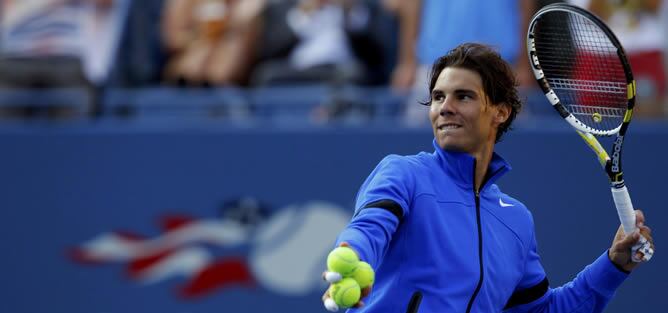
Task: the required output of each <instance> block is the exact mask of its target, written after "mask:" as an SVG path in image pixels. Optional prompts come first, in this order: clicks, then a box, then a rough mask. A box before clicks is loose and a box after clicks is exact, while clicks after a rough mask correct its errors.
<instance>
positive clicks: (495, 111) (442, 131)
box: [429, 67, 509, 156]
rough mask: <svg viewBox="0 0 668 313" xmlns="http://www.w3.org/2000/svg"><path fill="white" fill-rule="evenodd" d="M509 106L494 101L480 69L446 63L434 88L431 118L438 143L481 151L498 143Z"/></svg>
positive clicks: (441, 145)
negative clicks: (475, 69)
mask: <svg viewBox="0 0 668 313" xmlns="http://www.w3.org/2000/svg"><path fill="white" fill-rule="evenodd" d="M508 113H509V112H508V108H507V106H504V105H491V104H490V101H489V98H488V97H487V94H486V93H485V91H484V89H483V86H482V79H481V78H480V75H478V73H476V72H474V71H472V70H468V69H465V68H458V67H446V68H444V69H443V71H441V73H440V75H439V76H438V78H437V80H436V84H435V85H434V89H433V90H432V91H431V107H430V109H429V119H430V120H431V125H432V128H433V130H434V137H435V138H436V142H438V145H439V146H440V147H441V148H443V149H446V150H454V151H460V152H466V153H469V154H471V155H474V156H476V155H478V154H479V153H481V152H482V151H484V149H485V147H491V146H493V145H494V141H495V139H496V132H497V128H498V126H499V124H501V123H503V122H504V121H505V120H506V119H507V118H508Z"/></svg>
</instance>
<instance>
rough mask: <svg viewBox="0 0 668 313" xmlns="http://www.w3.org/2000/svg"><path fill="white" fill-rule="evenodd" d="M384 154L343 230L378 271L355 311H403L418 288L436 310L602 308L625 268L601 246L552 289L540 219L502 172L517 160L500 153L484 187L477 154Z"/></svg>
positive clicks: (425, 311) (427, 306) (424, 306)
mask: <svg viewBox="0 0 668 313" xmlns="http://www.w3.org/2000/svg"><path fill="white" fill-rule="evenodd" d="M434 146H435V148H436V151H435V152H434V153H432V154H428V153H420V154H417V155H413V156H396V155H391V156H388V157H386V158H385V159H383V160H382V161H381V162H380V163H379V164H378V166H377V167H376V169H374V171H373V172H372V173H371V175H370V176H369V177H368V178H367V179H366V181H365V182H364V183H363V185H362V187H361V188H360V191H359V193H358V195H357V202H356V211H355V215H354V216H353V219H352V221H351V223H350V224H349V225H348V226H347V227H346V229H344V231H343V232H342V233H341V234H340V235H339V238H338V240H337V241H338V242H337V243H340V242H344V241H345V242H348V243H349V244H350V245H351V246H352V248H353V249H354V250H356V251H357V252H358V254H359V255H360V258H361V259H362V260H365V261H367V262H369V263H370V264H371V266H372V267H373V268H374V269H375V270H376V278H377V279H376V282H375V284H374V287H373V292H372V293H371V295H370V296H369V297H368V298H366V299H365V303H366V305H365V306H364V307H363V308H361V309H351V310H349V312H383V313H387V312H405V311H406V306H407V304H408V302H409V299H410V297H411V295H412V294H413V292H416V291H419V292H421V293H422V295H423V297H422V302H421V305H420V308H419V312H421V313H429V312H501V311H506V312H601V311H602V310H603V308H604V307H605V305H606V304H607V303H608V301H609V300H610V298H611V297H612V295H613V294H614V291H615V290H616V288H617V287H618V286H619V285H620V284H621V283H622V282H623V281H624V279H625V278H626V276H627V274H626V273H623V272H621V271H620V270H618V269H617V268H616V267H615V266H614V265H613V264H612V262H611V261H610V260H609V259H608V257H607V254H603V255H601V257H600V258H598V259H597V260H596V261H595V262H594V263H592V264H591V265H589V266H587V267H586V268H585V269H584V270H583V271H582V272H581V273H580V274H578V276H577V277H576V278H575V279H574V280H573V281H571V282H570V283H568V284H566V285H564V286H562V287H559V288H554V289H551V288H549V284H548V281H547V278H546V275H545V271H544V270H543V267H542V265H541V263H540V257H539V255H538V252H537V246H536V238H535V233H534V225H533V219H532V216H531V214H530V212H529V211H528V210H527V209H526V207H525V206H524V205H523V204H522V203H521V202H519V201H517V200H515V199H513V198H511V197H509V196H508V195H506V194H504V193H502V192H501V191H500V190H499V188H498V187H497V186H496V185H495V184H494V181H495V180H496V179H498V178H499V177H500V176H502V175H503V174H504V173H506V172H507V171H508V170H510V166H509V165H508V164H507V163H506V162H505V161H504V160H503V159H502V158H501V157H499V156H498V155H496V154H494V156H493V158H492V161H491V163H490V166H489V168H488V176H487V179H486V180H485V182H484V183H483V185H482V187H481V189H480V190H479V192H478V193H476V192H475V190H474V189H475V188H474V173H475V159H474V158H473V157H471V156H469V155H468V154H464V153H458V152H449V151H444V150H442V149H440V148H439V147H438V145H437V144H436V143H434Z"/></svg>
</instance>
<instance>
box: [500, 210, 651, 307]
mask: <svg viewBox="0 0 668 313" xmlns="http://www.w3.org/2000/svg"><path fill="white" fill-rule="evenodd" d="M644 223H645V218H644V215H643V214H642V212H641V211H639V210H637V211H636V225H637V226H638V231H636V232H635V233H632V234H629V235H626V234H624V231H623V229H622V227H621V226H620V227H619V229H618V230H617V234H616V235H615V239H614V240H613V242H612V246H611V247H610V249H608V251H606V252H605V253H604V254H602V255H601V256H600V257H599V258H598V259H596V261H594V262H593V263H592V264H590V265H588V266H587V267H585V269H584V270H582V272H580V273H579V274H578V275H577V276H576V277H575V279H573V280H572V281H570V282H568V283H567V284H565V285H563V286H561V287H558V288H554V289H552V288H548V287H547V279H545V280H543V281H542V282H541V283H542V285H541V284H536V285H535V286H532V287H530V288H524V289H522V288H519V289H518V290H516V291H515V293H514V294H513V296H512V297H511V298H510V299H509V301H508V304H507V305H506V308H504V312H512V313H519V312H602V311H603V309H604V308H605V306H606V305H607V304H608V302H609V301H610V299H612V297H613V295H614V294H615V290H617V288H618V287H619V286H620V285H621V284H622V282H624V280H625V279H626V277H628V275H629V273H630V272H631V271H632V270H633V269H635V268H636V267H637V266H638V265H639V263H635V262H633V261H632V260H631V247H632V246H633V245H634V244H635V243H636V242H638V240H639V234H642V235H643V236H645V238H647V240H649V242H650V243H651V244H652V248H654V241H653V239H652V237H651V229H650V228H649V227H647V226H645V225H644ZM534 240H535V238H534ZM534 243H535V241H534ZM534 249H535V246H534V247H533V248H532V250H533V251H532V253H534V252H535V250H534ZM536 256H537V254H536ZM529 262H538V264H533V265H532V264H531V263H529V264H527V266H528V269H529V272H530V273H531V269H532V268H537V269H538V270H534V272H541V271H542V266H541V265H540V264H539V258H538V257H535V258H529Z"/></svg>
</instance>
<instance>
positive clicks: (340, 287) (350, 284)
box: [329, 278, 361, 308]
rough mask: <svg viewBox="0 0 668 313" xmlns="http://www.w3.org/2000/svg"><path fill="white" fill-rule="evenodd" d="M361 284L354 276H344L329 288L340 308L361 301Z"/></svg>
mask: <svg viewBox="0 0 668 313" xmlns="http://www.w3.org/2000/svg"><path fill="white" fill-rule="evenodd" d="M360 295H361V290H360V285H358V284H357V282H356V281H355V280H354V279H352V278H344V279H342V280H341V281H340V282H338V283H334V284H332V287H330V288H329V296H330V297H331V298H332V299H333V300H334V302H335V303H336V305H338V306H339V307H340V308H349V307H351V306H353V305H355V303H357V302H359V301H360Z"/></svg>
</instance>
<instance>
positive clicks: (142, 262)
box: [127, 249, 174, 278]
mask: <svg viewBox="0 0 668 313" xmlns="http://www.w3.org/2000/svg"><path fill="white" fill-rule="evenodd" d="M173 252H174V250H172V249H168V250H165V251H162V252H159V253H156V254H154V255H150V256H146V257H143V258H139V259H136V260H134V261H132V262H130V263H129V264H128V268H127V273H128V275H130V276H131V277H133V278H137V277H138V276H140V274H141V272H143V271H144V270H146V269H147V268H149V267H151V266H153V265H155V264H156V263H158V262H160V261H161V260H163V259H164V258H166V257H168V256H169V255H171V254H172V253H173Z"/></svg>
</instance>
